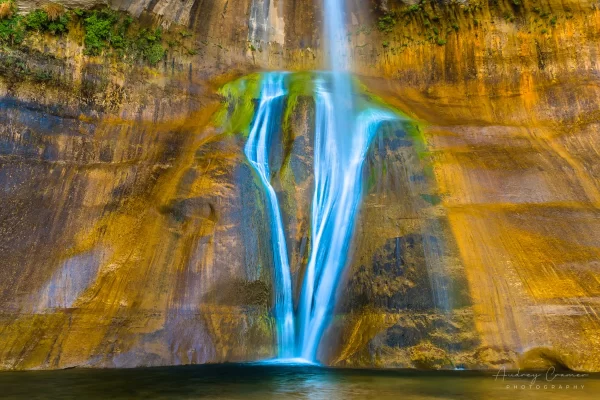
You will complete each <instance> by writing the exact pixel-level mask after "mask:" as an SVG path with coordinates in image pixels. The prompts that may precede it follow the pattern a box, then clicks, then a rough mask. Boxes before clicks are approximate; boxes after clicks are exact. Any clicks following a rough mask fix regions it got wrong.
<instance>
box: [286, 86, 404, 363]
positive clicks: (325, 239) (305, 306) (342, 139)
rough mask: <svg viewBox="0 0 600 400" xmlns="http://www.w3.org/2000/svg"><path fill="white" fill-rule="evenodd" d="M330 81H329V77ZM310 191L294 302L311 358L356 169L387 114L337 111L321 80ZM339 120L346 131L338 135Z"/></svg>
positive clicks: (356, 186) (354, 199)
mask: <svg viewBox="0 0 600 400" xmlns="http://www.w3.org/2000/svg"><path fill="white" fill-rule="evenodd" d="M334 85H335V79H334ZM315 91H316V129H315V150H314V151H315V153H314V176H315V189H314V195H313V203H312V214H311V226H312V236H311V252H310V257H309V262H308V266H307V270H306V275H305V278H304V285H303V290H302V296H301V302H300V306H299V309H300V338H301V339H300V343H299V348H298V350H297V351H298V355H299V356H300V357H302V358H304V359H306V360H309V361H315V360H316V359H317V350H318V346H319V343H320V341H321V337H322V335H323V331H324V329H325V328H326V326H327V323H328V321H329V319H330V317H331V314H332V311H333V307H334V305H335V291H336V289H337V284H338V281H339V280H340V278H341V276H342V272H343V269H344V266H345V265H346V261H347V255H348V251H349V245H350V242H351V239H352V233H353V230H354V223H355V217H356V213H357V210H358V206H359V204H360V200H361V197H362V170H363V165H364V161H365V158H366V155H367V151H368V149H369V146H370V143H371V139H372V138H373V136H374V135H375V133H376V132H377V129H378V128H379V125H380V124H381V122H383V121H386V120H392V119H395V118H396V116H395V115H394V114H392V113H391V112H388V111H384V110H380V109H376V108H367V109H365V110H364V111H362V112H360V113H359V114H358V115H357V116H353V115H352V114H348V115H345V116H344V115H343V114H342V112H347V111H348V110H347V108H346V106H345V105H343V106H342V107H339V105H340V103H337V104H336V103H335V102H334V99H335V89H334V91H333V94H332V93H330V91H328V90H327V88H326V85H325V83H324V81H323V80H318V81H317V82H316V84H315ZM341 118H344V119H345V120H346V122H347V123H348V125H349V126H351V128H352V130H351V131H343V132H342V134H339V131H336V128H337V127H339V125H337V124H336V122H339V121H340V119H341Z"/></svg>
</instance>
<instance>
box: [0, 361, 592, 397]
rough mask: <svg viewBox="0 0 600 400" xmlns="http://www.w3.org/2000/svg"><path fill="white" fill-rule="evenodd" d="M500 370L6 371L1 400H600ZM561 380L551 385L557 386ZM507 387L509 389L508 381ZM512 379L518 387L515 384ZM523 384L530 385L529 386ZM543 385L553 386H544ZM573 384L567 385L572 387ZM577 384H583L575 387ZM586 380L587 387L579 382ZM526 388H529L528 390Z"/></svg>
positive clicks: (210, 368) (196, 368)
mask: <svg viewBox="0 0 600 400" xmlns="http://www.w3.org/2000/svg"><path fill="white" fill-rule="evenodd" d="M494 373H495V372H485V373H474V372H414V371H404V370H403V371H389V370H386V371H381V370H342V369H330V368H321V367H314V366H283V365H236V364H232V365H205V366H188V367H164V368H162V367H161V368H138V369H107V370H91V369H71V370H62V371H28V372H2V373H0V398H2V399H259V400H265V399H327V400H329V399H344V400H346V399H403V400H412V399H415V400H416V399H419V400H424V399H436V400H439V399H500V400H502V399H510V400H515V399H544V400H553V399H584V400H586V399H599V398H600V379H599V377H598V376H595V377H587V378H577V379H574V378H570V379H566V378H563V379H558V378H557V379H556V380H555V381H554V382H546V381H545V378H544V377H541V378H539V379H538V382H537V384H538V385H539V386H540V387H539V389H536V387H535V385H534V386H533V387H532V388H531V389H530V388H529V380H525V379H513V380H510V381H505V382H501V381H497V380H495V378H494V377H493V376H492V375H493V374H494ZM552 384H553V385H555V388H554V389H552V388H551V385H552ZM507 385H509V386H510V388H507V387H506V386H507ZM514 385H517V386H519V388H518V389H514V388H513V387H514ZM523 385H525V386H523ZM544 385H547V388H546V389H544ZM558 385H561V386H562V389H559V388H558ZM567 385H569V388H568V389H567V388H566V386H567ZM574 385H577V386H578V388H577V389H574V388H573V387H574ZM582 385H583V388H581V386H582ZM523 387H524V388H523Z"/></svg>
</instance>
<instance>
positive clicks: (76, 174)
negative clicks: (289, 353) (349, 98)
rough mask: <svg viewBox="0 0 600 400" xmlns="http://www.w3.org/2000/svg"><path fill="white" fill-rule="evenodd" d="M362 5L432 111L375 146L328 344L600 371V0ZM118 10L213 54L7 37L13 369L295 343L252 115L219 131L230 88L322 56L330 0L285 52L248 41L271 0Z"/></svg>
mask: <svg viewBox="0 0 600 400" xmlns="http://www.w3.org/2000/svg"><path fill="white" fill-rule="evenodd" d="M64 4H65V5H67V6H70V7H82V8H88V7H92V6H97V5H98V4H100V2H86V1H82V2H73V3H66V2H65V3H64ZM351 5H352V12H351V13H350V15H349V18H348V23H349V26H350V31H351V32H352V35H351V37H350V43H351V46H352V48H353V57H354V60H355V69H356V72H357V74H358V75H359V76H360V79H361V81H362V82H363V83H364V84H365V85H366V86H367V87H368V90H369V91H370V92H371V93H375V94H377V95H379V96H381V98H383V99H384V100H385V101H386V102H387V103H389V104H392V105H394V106H396V107H397V108H398V109H399V110H401V111H402V112H404V113H406V114H408V115H409V116H411V117H412V118H413V119H414V121H416V126H417V127H418V128H417V130H416V131H412V130H411V129H409V128H408V127H407V128H406V129H397V130H391V131H390V130H382V132H381V133H380V135H379V136H378V137H377V138H376V140H375V141H374V144H373V146H372V148H371V150H370V154H369V158H368V167H367V169H366V171H365V179H366V181H367V182H369V184H368V188H367V192H366V194H365V200H364V204H363V208H362V212H361V217H360V220H359V221H358V223H357V231H356V235H355V241H354V243H355V246H354V247H355V248H354V249H353V258H352V262H351V263H350V265H349V267H348V270H347V271H348V272H347V276H346V278H345V281H344V282H343V283H342V284H341V285H340V291H339V296H340V299H341V301H340V302H339V305H338V310H337V313H338V315H337V317H336V318H335V322H334V323H333V324H332V326H331V328H330V329H329V331H328V332H327V336H326V337H327V340H326V341H325V342H324V343H323V345H322V348H321V354H323V360H324V361H326V362H328V363H330V364H333V365H341V366H377V367H420V368H456V367H465V368H495V367H497V366H501V365H507V366H509V367H540V366H543V365H546V364H554V365H561V366H566V367H569V368H573V369H578V370H596V371H597V370H599V369H600V365H599V364H598V359H599V358H598V354H597V351H598V350H597V349H598V348H600V347H599V346H598V345H599V344H600V331H599V322H598V317H597V315H598V298H599V297H598V293H599V292H600V285H599V284H598V277H599V271H600V270H599V269H598V260H599V256H600V254H599V252H600V236H599V234H598V233H597V232H598V231H599V230H598V229H597V223H596V221H597V220H598V216H599V215H598V201H599V198H600V194H599V193H600V192H599V186H598V177H597V167H596V165H595V164H596V163H595V157H597V155H598V154H597V153H598V151H597V149H598V148H599V145H598V143H597V141H598V139H597V137H598V115H597V110H598V104H599V98H598V96H599V94H600V91H599V90H598V76H597V75H598V70H599V68H598V59H597V49H598V48H599V47H598V41H599V36H598V32H599V31H600V30H599V28H600V12H599V11H598V6H599V5H598V4H597V3H595V2H593V1H580V2H575V1H563V2H556V1H554V0H551V1H545V0H537V1H536V2H533V1H521V2H514V1H500V0H499V1H495V2H494V1H490V2H474V1H469V2H442V3H440V2H432V3H422V4H420V5H419V4H417V3H411V4H408V3H407V4H404V3H402V2H399V1H392V0H389V1H386V2H361V1H354V2H351ZM111 6H112V7H114V8H116V9H120V10H127V11H129V12H130V13H132V14H133V15H134V16H136V17H137V18H138V20H139V21H142V22H143V23H145V24H148V25H149V26H159V25H160V26H162V27H163V29H165V32H166V33H165V34H166V35H171V33H169V32H172V35H173V36H169V37H170V38H171V37H175V38H177V37H184V36H186V35H183V34H181V33H180V32H184V31H188V30H189V31H190V32H191V33H192V36H190V37H187V36H186V37H185V38H183V39H181V40H182V41H184V42H185V46H186V48H188V49H190V50H193V51H188V52H182V51H176V50H169V51H168V52H167V55H166V57H165V59H164V60H162V61H161V62H160V63H159V64H158V65H157V66H156V67H149V66H147V65H143V64H134V65H127V64H124V63H122V62H120V61H119V60H118V59H115V58H114V57H108V56H99V57H89V56H86V55H85V54H84V47H83V43H82V38H81V37H82V34H81V32H80V31H78V29H75V28H73V29H72V30H71V31H70V32H69V34H68V35H67V36H66V37H63V38H55V37H52V36H50V35H47V34H46V35H37V34H36V35H33V36H32V37H31V38H29V39H27V41H26V42H25V43H24V44H23V45H21V46H19V47H16V48H10V47H4V48H3V49H2V50H0V61H2V63H1V64H0V68H1V69H0V71H1V74H0V96H1V97H0V120H1V122H0V187H2V191H0V204H2V207H1V208H0V249H1V254H2V255H3V257H2V260H0V332H2V333H1V335H0V367H2V368H5V369H13V368H16V369H27V368H63V367H70V366H96V367H120V366H128V367H131V366H139V365H164V364H185V363H201V362H221V361H241V360H254V359H260V358H267V357H270V356H273V355H274V352H275V346H274V343H273V340H274V334H273V329H274V326H273V320H272V317H271V313H270V307H271V303H272V296H273V293H272V286H271V285H272V278H271V273H272V272H271V269H270V267H269V266H270V251H269V249H270V246H269V244H268V238H269V237H270V233H269V232H268V228H267V227H268V225H267V224H265V223H264V219H265V215H264V213H265V211H264V209H263V208H262V205H261V191H260V188H259V186H258V185H257V183H256V181H255V178H254V177H253V175H252V173H251V170H250V168H249V167H248V166H247V165H246V163H245V161H244V159H243V152H242V146H243V143H244V137H243V131H244V129H245V127H246V128H247V125H248V124H249V122H250V121H249V120H248V116H247V115H246V116H244V115H242V116H241V117H240V116H231V115H229V114H226V115H229V117H228V120H229V121H230V122H231V124H229V125H228V129H225V130H224V129H223V126H222V124H221V123H222V121H223V120H222V119H220V118H221V117H222V116H223V114H222V113H223V104H229V103H227V101H229V100H228V99H230V96H231V95H232V93H234V92H236V91H238V89H239V88H237V86H235V85H233V86H227V87H229V90H230V91H229V92H227V91H225V92H224V91H221V92H220V93H218V88H220V87H223V85H224V84H226V83H227V82H233V81H234V80H235V78H237V77H238V76H239V75H246V74H248V73H251V72H252V71H255V70H257V69H260V68H286V69H290V70H309V69H315V68H318V67H319V66H320V65H322V64H321V60H323V58H324V57H323V55H322V54H321V53H320V50H319V48H320V45H321V40H320V25H321V23H322V16H321V15H320V6H319V4H318V2H304V1H291V0H290V1H286V2H285V6H284V20H285V41H284V43H283V45H282V44H281V43H277V44H275V45H271V46H269V47H268V48H266V49H265V50H264V52H258V51H255V50H252V49H250V48H249V45H248V42H247V39H248V16H249V13H250V10H251V1H250V0H235V1H231V0H230V1H224V0H223V1H216V0H215V1H199V0H197V1H184V2H170V1H158V2H137V1H131V2H127V1H123V2H121V1H119V2H112V3H111ZM36 7H38V5H37V3H34V2H25V1H23V2H19V8H20V10H22V11H27V10H31V9H33V8H36ZM21 65H25V68H22V67H21ZM17 66H18V67H17ZM23 71H25V72H27V73H24V72H23ZM38 72H43V73H45V74H50V76H52V77H53V78H52V79H50V80H47V79H41V78H40V77H43V76H45V75H43V74H41V73H38ZM251 77H252V75H251ZM255 80H256V77H254V78H250V79H247V80H246V82H249V83H248V85H250V89H249V88H248V87H246V88H245V89H244V90H242V91H243V92H244V93H246V94H245V95H244V96H246V98H245V100H244V101H245V103H244V104H246V105H250V106H251V104H252V101H253V100H252V99H253V98H255V97H256V93H254V94H252V85H253V83H252V82H255ZM254 84H255V83H254ZM230 85H232V84H231V83H230ZM236 88H237V89H236ZM236 96H238V97H239V93H238V94H236ZM296 100H297V102H296V103H295V107H294V112H293V113H292V117H291V118H290V120H289V122H288V125H287V128H286V129H285V130H284V131H283V132H282V134H283V135H284V136H282V141H281V142H282V144H284V145H281V147H277V146H279V144H278V145H277V146H276V147H277V149H278V150H276V152H279V153H278V154H279V155H278V157H280V159H281V168H279V172H278V173H277V174H276V175H275V176H274V183H275V186H276V187H277V190H278V193H279V195H280V196H281V199H282V204H285V205H286V217H285V218H286V228H287V230H288V232H289V240H290V243H291V245H290V254H291V257H290V260H291V264H292V268H293V273H294V279H295V281H296V282H299V281H300V278H301V276H302V273H303V267H304V265H305V263H306V256H307V254H308V250H307V249H308V246H309V243H308V242H307V240H308V232H307V226H308V217H307V216H308V208H309V201H310V196H309V195H307V193H309V192H310V184H311V181H310V176H309V175H307V174H306V169H307V168H308V166H310V162H311V160H310V154H311V151H310V148H311V143H310V138H311V131H310V130H311V128H310V127H311V123H310V121H311V118H312V104H311V101H310V98H309V97H308V96H306V94H305V93H302V92H301V91H300V92H298V98H297V99H296ZM238 117H239V119H238ZM250 118H251V115H250ZM216 121H219V123H217V122H216ZM239 121H242V122H243V123H241V125H240V126H237V125H235V122H239Z"/></svg>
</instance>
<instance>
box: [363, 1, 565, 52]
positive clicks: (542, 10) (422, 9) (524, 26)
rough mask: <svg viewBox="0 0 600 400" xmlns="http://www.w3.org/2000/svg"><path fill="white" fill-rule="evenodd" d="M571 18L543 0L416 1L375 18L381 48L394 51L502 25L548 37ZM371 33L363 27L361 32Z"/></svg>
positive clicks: (387, 9)
mask: <svg viewBox="0 0 600 400" xmlns="http://www.w3.org/2000/svg"><path fill="white" fill-rule="evenodd" d="M571 18H573V11H572V10H571V8H570V7H569V6H568V5H565V6H564V7H563V9H562V10H559V9H556V8H553V7H552V6H551V5H550V4H549V3H548V4H546V3H545V2H544V1H543V0H532V1H522V0H491V1H489V2H483V1H480V0H471V1H467V2H458V1H451V2H447V3H446V2H438V1H435V0H419V2H418V3H416V4H397V5H395V6H394V7H389V8H388V7H386V8H385V9H384V10H382V11H381V12H380V14H379V16H378V17H377V22H376V26H375V28H376V29H377V30H378V31H379V32H381V33H382V34H383V35H384V37H385V40H384V41H383V42H382V46H383V47H384V48H386V49H389V50H391V51H393V52H395V51H402V50H403V49H404V48H405V47H408V46H409V45H411V44H425V43H431V44H434V45H439V46H443V45H445V44H446V43H447V42H448V40H450V39H451V38H452V37H454V36H456V35H459V34H460V32H461V31H463V30H464V31H474V32H475V34H477V33H476V32H477V30H485V29H487V28H486V26H489V25H494V24H497V23H501V22H504V23H507V24H513V25H515V26H516V27H517V28H518V29H520V30H525V31H527V32H528V33H530V34H538V35H547V34H549V33H551V31H552V29H554V28H556V27H557V25H558V24H560V22H561V21H565V20H568V19H571ZM484 25H485V26H484ZM371 30H372V29H367V28H366V27H362V28H361V29H360V32H365V31H368V32H370V31H371ZM357 33H358V32H357Z"/></svg>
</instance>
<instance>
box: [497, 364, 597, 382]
mask: <svg viewBox="0 0 600 400" xmlns="http://www.w3.org/2000/svg"><path fill="white" fill-rule="evenodd" d="M492 376H494V377H495V378H496V379H495V380H496V381H497V380H498V378H502V380H503V381H504V380H505V379H515V378H516V379H524V378H527V379H531V384H534V383H535V382H536V381H537V379H538V378H541V377H544V378H545V379H546V382H552V381H554V380H555V379H557V378H559V379H560V378H585V377H587V376H589V374H581V373H577V372H569V373H558V372H556V368H554V367H550V368H548V370H547V371H546V373H545V374H544V373H540V372H521V369H520V368H519V369H518V370H517V372H510V371H509V372H506V367H502V368H500V369H499V370H498V372H497V373H496V374H495V375H492Z"/></svg>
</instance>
